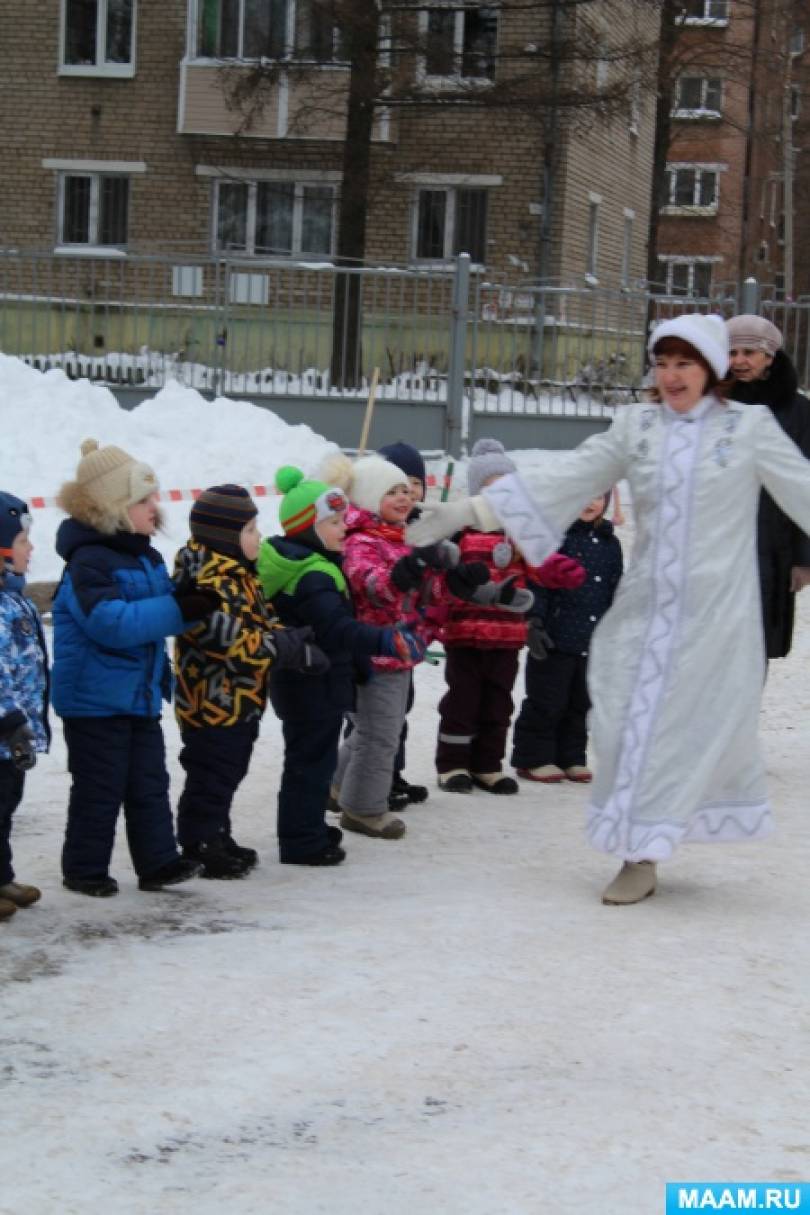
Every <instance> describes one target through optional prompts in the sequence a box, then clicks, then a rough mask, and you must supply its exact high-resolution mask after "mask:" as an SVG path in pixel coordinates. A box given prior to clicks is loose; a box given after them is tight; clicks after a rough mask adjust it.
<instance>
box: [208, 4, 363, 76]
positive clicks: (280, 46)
mask: <svg viewBox="0 0 810 1215" xmlns="http://www.w3.org/2000/svg"><path fill="white" fill-rule="evenodd" d="M197 55H198V57H199V58H201V59H247V60H256V59H282V58H285V57H287V56H290V55H295V56H296V57H297V58H301V59H311V60H314V61H315V62H317V63H328V62H333V61H334V60H336V59H338V58H339V56H340V42H339V38H338V33H337V28H336V26H335V22H334V20H333V19H332V17H331V15H330V5H329V3H325V2H324V0H198V7H197Z"/></svg>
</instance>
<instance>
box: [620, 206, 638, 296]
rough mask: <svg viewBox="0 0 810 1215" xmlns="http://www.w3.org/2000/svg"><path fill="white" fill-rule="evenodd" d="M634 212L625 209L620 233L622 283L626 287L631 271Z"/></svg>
mask: <svg viewBox="0 0 810 1215" xmlns="http://www.w3.org/2000/svg"><path fill="white" fill-rule="evenodd" d="M635 218H636V213H635V211H629V210H627V209H625V212H624V231H623V233H622V283H623V284H624V285H625V286H627V284H628V283H629V282H630V276H631V274H632V270H633V221H634V219H635Z"/></svg>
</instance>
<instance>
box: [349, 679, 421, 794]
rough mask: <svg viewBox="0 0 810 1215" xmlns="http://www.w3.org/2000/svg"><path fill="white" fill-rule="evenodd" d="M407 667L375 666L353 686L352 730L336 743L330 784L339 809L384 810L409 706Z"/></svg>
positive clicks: (409, 682) (409, 680) (350, 715)
mask: <svg viewBox="0 0 810 1215" xmlns="http://www.w3.org/2000/svg"><path fill="white" fill-rule="evenodd" d="M410 684H411V672H410V671H409V670H408V671H375V672H374V675H373V677H372V678H371V679H370V680H369V681H368V683H366V684H363V685H361V686H360V687H359V688H358V689H357V708H356V710H355V712H354V713H350V714H349V717H350V718H351V720H352V724H353V725H354V729H353V730H352V732H351V734H350V735H349V737H348V738H347V739H346V740H345V742H344V743H343V745H342V747H341V748H340V754H339V755H338V763H337V769H336V771H335V775H334V779H333V782H332V783H333V785H334V786H335V788H336V789H337V800H338V802H339V804H340V806H341V808H342V809H343V810H349V811H350V812H351V813H352V814H357V815H359V816H361V817H363V816H365V815H372V814H385V812H386V810H387V809H388V794H389V793H390V792H391V779H392V773H393V769H394V758H395V756H396V753H397V749H398V747H399V736H400V733H401V732H402V723H403V722H404V720H405V714H406V712H407V709H408V691H409V689H410Z"/></svg>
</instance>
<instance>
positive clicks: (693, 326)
mask: <svg viewBox="0 0 810 1215" xmlns="http://www.w3.org/2000/svg"><path fill="white" fill-rule="evenodd" d="M668 337H674V338H680V339H681V341H682V342H688V343H689V345H690V346H694V348H695V350H697V352H698V353H699V354H702V355H703V357H704V359H705V360H706V362H707V363H708V364H709V366H710V367H711V369H712V371H713V372H714V374H715V375H716V376H717V378H718V380H722V379H723V378H724V377H725V375H726V373H727V372H728V330H727V329H726V323H725V321H724V320H723V318H722V316H716V315H715V314H714V313H711V314H709V316H704V315H703V313H701V312H687V313H684V315H683V316H676V317H673V318H672V320H669V321H662V322H661V324H660V325H656V327H655V329H653V331H652V333H651V335H650V340H649V342H648V344H647V350H648V351H649V353H650V355H651V356H652V355H653V354H654V353H655V347H656V345H657V343H658V342H660V341H661V339H662V338H668Z"/></svg>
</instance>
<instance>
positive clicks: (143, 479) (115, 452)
mask: <svg viewBox="0 0 810 1215" xmlns="http://www.w3.org/2000/svg"><path fill="white" fill-rule="evenodd" d="M81 453H82V458H81V459H80V460H79V463H78V466H77V468H76V479H75V481H68V482H67V483H66V484H65V485H63V486H62V489H61V491H60V493H59V505H60V506H61V507H62V509H63V510H66V511H67V512H68V514H70V515H72V516H73V518H74V519H78V520H79V522H80V523H86V524H88V525H89V526H90V527H94V528H96V529H97V530H98V531H100V532H103V533H104V534H105V535H112V534H113V533H114V532H117V531H126V532H131V531H132V530H133V528H132V523H131V522H130V519H129V515H128V514H127V507H129V506H134V505H135V503H136V502H141V501H142V500H143V499H144V498H148V497H149V495H150V494H154V493H157V492H158V490H159V488H160V486H159V484H158V479H157V477H156V476H155V474H154V472H153V471H152V469H151V468H150V467H149V465H148V464H143V463H141V462H140V461H139V460H136V459H135V458H134V457H133V456H130V455H128V454H127V452H125V451H123V450H122V449H121V448H120V447H114V446H112V445H110V446H109V447H100V446H99V443H98V441H97V440H96V439H85V440H84V442H83V443H82V445H81Z"/></svg>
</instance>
